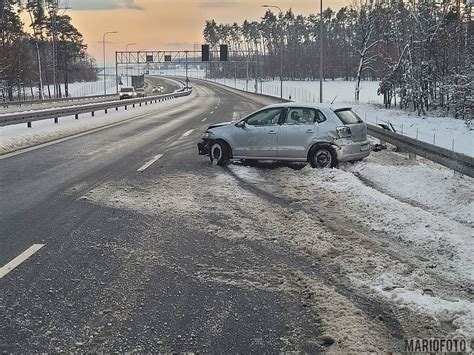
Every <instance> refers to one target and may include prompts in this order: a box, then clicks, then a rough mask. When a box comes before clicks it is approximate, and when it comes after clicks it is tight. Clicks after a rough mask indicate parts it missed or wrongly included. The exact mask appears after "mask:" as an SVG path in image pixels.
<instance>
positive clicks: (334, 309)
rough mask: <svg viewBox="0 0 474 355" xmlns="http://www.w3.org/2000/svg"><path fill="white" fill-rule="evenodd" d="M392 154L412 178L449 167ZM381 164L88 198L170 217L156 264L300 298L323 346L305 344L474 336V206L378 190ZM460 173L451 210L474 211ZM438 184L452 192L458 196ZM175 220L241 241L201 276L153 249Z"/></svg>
mask: <svg viewBox="0 0 474 355" xmlns="http://www.w3.org/2000/svg"><path fill="white" fill-rule="evenodd" d="M383 154H386V156H385V157H384V159H385V161H387V160H388V161H390V159H391V160H392V168H396V169H398V173H399V174H398V176H399V177H400V178H403V176H404V175H403V173H408V171H413V169H414V168H417V166H418V168H419V169H421V170H423V169H430V170H431V175H430V176H433V177H434V178H436V177H437V176H438V175H442V176H444V175H443V174H446V171H447V170H445V169H442V170H439V168H434V167H432V166H428V165H423V164H422V163H419V164H416V163H415V164H412V163H408V162H407V160H405V158H404V157H402V156H398V155H397V154H395V153H390V152H387V153H383ZM388 158H390V159H388ZM379 164H380V159H379V158H377V156H375V157H371V158H370V159H369V160H368V161H367V162H363V163H359V164H356V165H347V166H343V167H342V168H341V169H332V170H313V169H310V168H309V167H301V166H285V165H283V166H281V165H278V164H275V163H269V164H265V163H262V164H259V165H257V166H244V165H241V164H234V165H231V166H230V167H229V168H228V169H221V168H217V167H214V168H212V169H211V168H209V169H208V171H207V172H206V173H205V174H203V175H199V174H195V173H193V172H189V173H186V172H182V171H181V172H180V171H175V172H170V173H168V174H167V175H164V176H163V175H162V176H160V177H159V179H158V178H156V179H155V181H154V180H153V179H150V180H148V182H147V183H146V184H145V186H144V185H140V186H135V185H134V184H133V183H132V182H130V181H111V182H108V183H106V184H103V185H101V186H98V187H96V188H95V189H93V190H92V191H90V192H89V193H87V194H86V195H84V196H83V197H81V199H82V200H83V201H86V202H87V203H92V204H100V205H103V206H107V207H111V208H114V209H119V210H129V211H133V213H137V214H139V215H142V216H147V218H151V220H152V221H161V222H159V223H158V222H157V223H154V222H148V223H149V224H148V229H149V234H150V238H151V239H150V240H149V244H147V248H148V249H147V255H149V257H150V258H152V259H151V260H152V261H153V262H154V261H155V260H156V262H160V263H165V264H171V265H174V267H175V268H177V269H179V270H180V271H181V272H184V273H186V274H187V275H188V276H189V277H190V278H192V279H193V280H195V281H196V282H202V283H211V284H219V285H221V286H222V285H225V286H228V287H233V288H234V287H235V288H239V289H242V290H248V291H251V292H253V291H257V290H260V291H266V292H270V293H276V294H281V295H286V296H289V297H290V298H291V299H293V300H296V302H297V304H298V306H300V307H303V309H304V310H305V312H307V313H308V314H310V315H311V317H313V318H314V320H315V321H314V323H313V324H312V325H311V327H313V328H314V329H315V334H314V339H312V338H311V337H310V336H309V335H306V338H305V342H306V343H308V342H311V341H314V343H315V344H317V345H318V346H321V345H322V346H323V349H324V348H325V347H330V349H331V350H360V351H367V350H387V349H399V350H400V349H402V346H403V339H406V338H410V337H417V338H432V337H441V336H447V335H463V336H468V337H469V336H471V335H472V334H473V330H474V324H473V314H472V310H473V309H474V307H473V304H472V279H473V263H472V255H473V249H474V248H473V239H472V237H473V229H472V209H471V210H470V211H471V215H469V210H466V209H463V208H462V207H460V211H461V213H460V215H459V216H453V213H450V214H447V213H444V212H443V210H442V209H440V208H436V206H432V205H430V203H429V202H430V201H431V200H430V199H429V198H428V197H427V195H429V194H432V192H431V191H430V190H429V188H427V187H426V184H424V182H423V181H422V180H418V182H414V181H411V182H410V186H411V187H410V188H411V189H412V190H418V195H419V196H417V195H416V194H412V195H413V196H414V199H412V200H410V199H409V198H407V197H406V196H403V191H404V190H403V189H402V188H400V187H399V188H398V189H394V190H392V189H390V188H389V186H388V185H387V184H385V185H384V184H383V182H382V181H379V182H378V183H377V181H376V176H377V174H372V175H371V174H370V171H371V169H375V171H378V170H377V166H379ZM420 166H421V168H420ZM385 168H386V167H385ZM403 169H405V172H401V170H403ZM436 169H438V170H436ZM448 173H449V174H450V178H449V179H457V183H456V184H457V186H458V188H459V190H460V191H461V193H453V194H451V197H450V199H451V200H450V203H456V201H455V200H456V199H457V198H459V199H460V200H459V201H458V202H461V200H462V202H463V204H464V206H465V205H466V203H467V204H468V206H472V189H471V188H469V186H472V185H471V184H472V181H471V180H466V179H468V178H464V179H463V178H459V177H457V178H456V177H453V176H452V172H448ZM394 176H397V175H396V174H395V175H394ZM445 178H446V177H444V178H443V179H444V180H446V179H447V178H446V179H445ZM370 179H372V180H373V181H371V180H370ZM395 183H400V181H399V182H397V181H395ZM401 183H403V181H402V182H401ZM416 184H418V187H417V186H414V185H416ZM446 186H449V184H447V185H446ZM437 188H439V189H440V190H439V191H438V192H437V193H438V194H439V195H440V196H445V197H446V196H448V195H449V193H446V191H442V189H443V187H442V186H441V185H440V186H437ZM469 194H471V195H469ZM420 196H424V197H425V200H423V199H421V198H419V197H420ZM446 198H448V199H449V197H446ZM453 200H454V201H453ZM469 204H470V205H469ZM438 207H439V206H438ZM164 220H173V221H175V222H176V223H177V224H179V226H180V227H179V228H181V229H182V231H188V232H187V233H188V234H186V235H187V237H186V238H189V239H193V238H196V240H194V242H195V243H198V242H199V238H198V237H197V236H198V235H200V234H203V233H204V234H205V235H208V236H211V238H212V240H214V242H213V243H214V244H215V245H216V246H217V247H219V246H221V247H225V245H226V244H225V241H230V242H232V244H231V245H232V246H233V247H232V248H229V249H227V250H225V251H224V253H225V258H226V259H227V261H226V262H225V263H223V265H221V266H220V265H216V264H215V263H214V262H212V261H209V263H206V262H203V261H202V260H201V261H199V262H198V261H193V260H188V262H191V263H194V266H193V268H184V269H183V268H182V265H180V261H179V258H176V256H173V255H167V254H166V252H164V251H163V250H162V249H161V248H158V247H157V244H154V243H153V242H152V240H153V239H154V238H156V239H159V238H160V233H161V227H160V223H163V222H162V221H164ZM236 242H237V243H236ZM176 243H179V241H176ZM256 249H257V250H258V251H256ZM282 250H285V251H286V253H287V255H288V256H289V257H288V258H285V257H282V255H284V254H282V253H281V251H282ZM221 251H222V250H221ZM203 252H205V253H210V252H212V250H205V251H203ZM255 258H257V259H258V260H257V261H255V260H250V259H255ZM211 259H212V258H210V259H209V260H211ZM153 262H151V263H150V262H149V263H147V264H146V265H144V266H143V267H144V268H145V269H147V268H152V267H153V266H152V265H153ZM289 314H292V312H289ZM228 316H230V315H224V317H228ZM224 323H225V321H224V322H223V324H224ZM299 326H301V325H299ZM215 327H216V329H214V330H213V331H216V332H218V331H219V329H217V328H219V324H217V325H215ZM289 327H290V328H291V330H292V332H293V337H292V338H294V339H291V340H288V341H287V343H288V344H293V345H294V344H295V343H294V342H295V339H296V338H298V334H299V333H298V332H299V330H298V329H297V327H291V325H289ZM221 331H222V329H221ZM312 336H313V335H312ZM311 339H312V340H311ZM282 349H283V350H285V349H287V350H290V349H292V347H291V346H289V347H288V348H282ZM319 349H321V348H319Z"/></svg>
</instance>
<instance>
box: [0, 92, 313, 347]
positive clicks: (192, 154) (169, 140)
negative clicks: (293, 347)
mask: <svg viewBox="0 0 474 355" xmlns="http://www.w3.org/2000/svg"><path fill="white" fill-rule="evenodd" d="M195 91H196V94H197V97H196V98H195V99H194V100H193V101H192V102H190V103H189V104H188V105H184V106H183V107H178V108H175V109H174V110H168V111H169V112H167V111H165V112H157V113H156V114H153V115H150V116H149V117H145V118H143V119H140V120H137V121H133V122H128V123H126V124H123V125H120V126H116V127H113V128H111V129H108V130H105V131H101V132H97V133H92V134H90V135H85V136H81V137H79V138H74V139H71V140H68V141H65V142H61V143H58V144H54V145H50V146H47V147H45V148H41V149H38V150H34V151H30V152H27V153H24V154H20V155H16V156H13V157H11V158H6V159H3V160H0V171H1V179H0V181H1V183H0V184H1V185H0V192H1V195H2V197H4V198H2V199H1V202H0V203H1V205H0V209H1V211H2V213H1V220H0V236H1V239H0V243H1V246H0V250H1V252H0V265H3V264H5V263H6V262H7V261H9V260H11V259H12V258H13V257H14V256H16V255H18V254H19V253H21V252H22V251H23V250H25V249H26V248H27V247H29V246H30V245H33V244H37V243H40V244H45V246H44V247H43V249H42V250H40V251H39V252H38V253H37V254H36V255H33V256H32V257H31V258H30V259H28V260H27V261H26V262H24V264H22V265H21V266H20V267H18V269H16V270H14V271H13V272H11V273H10V274H9V275H7V276H6V277H5V278H3V279H2V280H1V281H0V282H1V284H0V285H1V289H2V292H1V296H0V304H1V306H0V317H1V318H2V320H3V322H2V323H1V325H0V350H3V351H26V350H35V351H54V350H58V349H72V348H74V347H77V348H79V349H81V348H82V346H83V345H82V344H84V346H86V345H87V346H86V348H87V349H96V350H98V349H101V348H102V347H105V348H109V349H116V350H118V349H126V348H128V346H132V345H133V344H137V346H138V345H140V344H142V345H143V346H147V347H146V348H147V349H173V350H186V349H190V348H194V346H197V348H198V349H206V348H207V349H209V348H217V349H222V350H225V349H234V350H237V349H241V350H245V349H247V350H249V349H251V348H259V347H261V349H268V350H276V349H279V348H281V347H282V346H283V345H284V344H283V343H282V341H281V340H279V338H280V336H283V335H284V333H285V332H287V328H286V327H287V326H289V324H290V323H293V322H295V321H294V320H291V322H290V321H289V320H286V318H287V317H288V315H287V309H286V308H290V309H291V308H292V307H293V305H292V302H290V301H291V300H287V299H285V298H284V297H280V296H278V295H272V294H266V293H265V292H258V291H257V290H256V291H245V290H240V289H238V288H232V289H231V288H229V287H227V286H218V285H214V284H213V283H210V282H204V281H202V282H196V280H194V279H193V278H190V277H189V275H188V271H186V270H185V269H182V268H183V267H184V266H185V264H186V263H189V262H190V260H192V258H195V259H196V258H198V259H200V260H204V259H206V260H208V259H209V258H216V259H217V261H218V262H222V261H221V260H220V259H221V258H222V256H218V255H214V254H215V253H218V254H220V253H222V252H225V251H226V250H227V249H228V245H221V246H220V247H219V248H218V250H212V249H213V244H214V242H213V241H212V240H209V236H208V235H206V234H205V233H203V231H196V230H180V226H179V221H178V220H175V219H167V218H166V219H155V218H146V217H143V216H139V215H137V214H135V213H133V211H123V213H122V212H119V211H115V210H114V209H112V210H111V209H109V208H104V207H101V206H96V205H92V204H89V203H87V202H85V201H84V200H82V199H81V197H82V196H84V195H87V193H89V192H90V191H91V190H93V189H94V188H95V187H98V186H100V185H101V184H105V183H106V182H108V181H136V182H137V183H138V184H139V185H140V184H145V185H147V184H148V183H149V180H150V178H153V179H158V183H159V179H160V175H161V174H164V173H166V172H167V171H169V170H173V171H174V173H176V171H178V172H179V171H180V170H181V169H184V170H189V168H187V167H186V165H189V164H196V161H197V160H199V166H200V169H199V170H201V171H200V172H199V174H203V175H204V177H206V175H207V174H208V172H207V168H208V163H207V162H203V160H202V158H197V157H196V148H195V142H196V139H197V137H198V136H199V135H200V133H201V132H202V131H203V130H204V129H205V128H206V127H207V125H208V122H209V123H212V122H217V121H221V120H223V119H224V120H228V119H230V118H231V117H232V115H233V112H235V111H238V112H250V111H252V110H254V109H255V108H257V107H258V106H259V105H258V104H255V103H254V102H251V101H245V100H242V98H234V97H232V96H229V94H228V93H225V92H223V91H219V90H214V91H212V90H210V89H209V88H206V87H202V86H201V87H200V86H197V87H196V88H195ZM211 111H212V112H213V114H211V113H210V112H211ZM204 118H207V120H208V122H206V123H203V122H202V121H203V119H204ZM187 132H189V133H188V135H187V136H184V135H183V134H185V133H187ZM158 153H161V154H164V156H163V158H162V159H160V161H159V162H158V163H156V164H155V165H153V166H151V167H150V168H149V169H148V170H146V171H145V172H143V173H138V172H137V169H139V168H140V167H141V166H142V165H143V164H144V163H146V162H147V161H149V159H150V158H152V157H153V156H155V155H156V154H158ZM184 157H185V158H184ZM183 165H184V166H183ZM175 188H177V189H179V186H176V187H175ZM151 224H154V225H156V224H158V225H159V226H160V227H159V231H158V232H157V231H156V228H153V230H154V231H155V233H159V234H158V235H155V236H154V237H153V238H156V239H153V241H152V245H149V248H148V247H147V248H146V249H148V251H149V250H150V248H152V249H154V250H155V249H157V247H158V246H160V247H159V248H158V249H160V248H163V249H164V250H166V249H168V252H169V253H170V255H172V258H174V259H180V258H183V259H182V260H180V262H179V264H180V267H179V268H177V267H173V265H168V264H167V263H165V264H163V263H162V262H157V263H156V265H153V268H152V270H147V272H145V273H143V274H142V272H141V271H143V270H141V267H140V266H139V267H137V268H136V269H135V267H133V264H129V262H130V259H129V257H125V258H124V255H120V254H121V252H120V251H119V250H116V251H114V252H110V251H106V250H103V251H99V249H101V248H103V247H105V245H109V246H111V245H112V244H113V245H115V246H116V247H117V248H118V249H121V248H131V249H133V250H134V252H133V253H134V254H135V253H137V252H138V251H140V253H143V255H141V256H139V258H140V259H141V258H143V257H145V258H146V257H147V255H146V254H147V250H146V249H143V248H144V247H145V246H146V245H147V244H148V243H150V242H151V241H150V238H151V237H152V235H151V233H152V230H150V228H149V226H150V225H151ZM157 237H158V238H157ZM201 242H202V243H201ZM99 245H100V246H99ZM197 247H198V248H199V249H201V250H200V252H198V253H197V255H195V252H196V250H195V248H197ZM233 247H235V245H234V246H233ZM106 248H107V247H106ZM114 248H115V247H114ZM206 248H209V249H211V250H210V255H208V256H205V249H206ZM220 248H222V250H220ZM201 252H203V253H201ZM199 254H201V255H199ZM188 255H189V258H188ZM137 256H138V254H137ZM189 267H190V268H192V267H196V266H195V264H194V262H193V263H191V265H189ZM150 271H153V273H152V274H149V272H150ZM180 271H182V274H181V272H180ZM145 276H147V277H148V279H147V280H144V279H143V277H145ZM124 283H125V284H124ZM138 284H139V285H138ZM118 285H120V287H119V288H118V289H117V286H118ZM139 286H140V287H143V286H148V287H145V290H144V291H143V293H144V294H146V295H147V297H145V298H147V299H148V298H150V299H149V302H148V301H147V300H145V299H144V298H143V299H142V298H140V299H141V300H142V301H143V302H140V303H138V304H137V303H135V302H137V301H138V299H135V300H134V299H133V298H134V297H138V296H139V295H137V294H135V292H136V290H135V288H139ZM120 290H121V291H120ZM122 291H125V292H126V293H127V295H125V294H123V295H116V294H115V293H116V292H119V293H120V292H122ZM134 291H135V292H134ZM160 293H161V295H160ZM109 297H110V300H109V301H107V300H106V299H107V298H109ZM127 297H130V298H131V300H130V301H133V302H132V303H131V304H130V302H128V301H124V299H125V298H127ZM227 297H229V299H227V300H226V298H227ZM108 302H111V303H110V304H109V303H108ZM117 302H125V303H127V306H126V307H128V308H130V307H132V309H127V310H126V313H127V314H126V315H124V314H121V313H122V312H123V311H124V310H123V309H117V308H116V307H117ZM228 302H234V303H235V306H234V307H235V309H234V310H233V311H235V312H236V314H235V317H234V316H233V315H232V318H233V319H231V320H228V319H221V318H222V317H223V313H224V314H225V313H226V312H228V311H229V309H228V305H227V304H228ZM274 303H275V305H274V306H271V305H272V304H274ZM141 304H144V306H140V305H141ZM250 305H251V306H252V307H251V308H248V307H249V306H250ZM95 307H99V308H100V311H99V312H102V314H97V312H98V310H95V309H94V308H95ZM103 307H106V308H107V309H102V308H103ZM109 307H111V310H110V313H109V310H108V308H109ZM282 307H283V308H282ZM119 308H120V307H119ZM135 308H136V309H135ZM145 308H146V309H148V311H147V312H145V314H143V311H144V309H145ZM270 308H274V309H277V310H278V309H279V308H280V309H279V310H278V311H277V312H269V309H270ZM297 308H301V307H297ZM20 309H21V311H20ZM117 312H118V313H117ZM295 312H296V314H298V313H301V312H302V309H295ZM116 313H117V314H116ZM151 314H152V316H151ZM97 317H99V318H101V319H98V318H97ZM115 317H117V319H111V318H115ZM122 317H125V318H127V319H123V322H122V321H120V322H119V318H122ZM143 317H145V318H143ZM298 318H301V320H300V321H297V323H298V324H300V323H301V326H303V325H304V327H302V328H306V327H308V328H310V327H309V324H310V323H311V322H312V319H311V317H308V316H305V315H301V316H298ZM24 321H27V322H29V325H25V324H23V322H24ZM97 322H99V323H100V324H98V323H97ZM222 322H224V325H225V326H224V329H215V328H216V327H218V325H219V323H222ZM242 322H244V323H245V324H242ZM96 323H97V324H96ZM146 323H150V324H154V326H153V327H151V326H150V327H145V328H146V331H145V330H144V329H143V325H144V324H146ZM109 324H110V325H109ZM127 325H129V326H127ZM255 325H261V330H260V331H259V332H265V333H266V334H259V333H257V334H255V329H254V328H255ZM91 327H92V328H95V329H96V332H95V333H97V335H96V338H94V337H92V339H93V340H92V341H91V335H92V336H93V335H94V334H88V331H89V330H88V329H92V328H91ZM123 327H125V328H123ZM140 327H142V329H140ZM108 328H110V329H108ZM129 329H131V330H129ZM265 329H267V330H268V331H270V332H271V331H272V329H274V330H275V331H276V333H275V334H272V333H267V330H265ZM77 331H79V332H77ZM214 331H216V332H219V333H216V334H213V332H214ZM84 332H85V333H84ZM123 332H125V333H127V334H125V333H123ZM150 332H152V333H153V332H159V333H160V334H159V335H153V334H150ZM306 332H307V331H303V333H306ZM311 332H313V331H311ZM109 333H110V334H109ZM107 334H108V335H107ZM262 336H264V337H265V338H262V339H261V337H262ZM254 338H256V339H257V340H253V339H254ZM159 339H162V340H159ZM184 339H186V340H184ZM198 339H200V340H198ZM244 339H248V342H245V341H244V342H243V343H241V341H242V340H244ZM259 339H260V340H259ZM255 341H259V342H260V343H252V342H255ZM160 344H163V345H162V346H160ZM192 344H194V346H192ZM198 344H199V345H198ZM252 344H253V345H252ZM150 346H151V347H150ZM163 346H164V347H163ZM304 348H306V349H312V348H313V346H308V345H305V346H304Z"/></svg>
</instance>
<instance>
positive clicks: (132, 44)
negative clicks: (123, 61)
mask: <svg viewBox="0 0 474 355" xmlns="http://www.w3.org/2000/svg"><path fill="white" fill-rule="evenodd" d="M134 45H136V43H135V42H134V43H127V45H126V46H125V52H128V46H134ZM125 71H126V76H127V86H130V83H129V81H128V64H127V65H125Z"/></svg>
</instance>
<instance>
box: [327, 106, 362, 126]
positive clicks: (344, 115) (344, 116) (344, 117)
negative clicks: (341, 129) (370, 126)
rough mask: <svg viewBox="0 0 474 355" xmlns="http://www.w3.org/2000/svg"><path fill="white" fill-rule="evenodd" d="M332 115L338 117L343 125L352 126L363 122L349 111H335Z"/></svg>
mask: <svg viewBox="0 0 474 355" xmlns="http://www.w3.org/2000/svg"><path fill="white" fill-rule="evenodd" d="M334 113H335V114H336V115H337V117H339V119H340V120H341V121H342V123H344V124H353V123H361V122H363V121H362V120H361V119H360V117H359V116H357V114H356V113H355V112H354V111H352V110H350V109H346V110H336V111H334Z"/></svg>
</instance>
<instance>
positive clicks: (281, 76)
mask: <svg viewBox="0 0 474 355" xmlns="http://www.w3.org/2000/svg"><path fill="white" fill-rule="evenodd" d="M321 1H322V0H321ZM262 7H266V8H270V7H274V8H276V9H278V11H280V16H281V17H282V18H283V11H281V8H280V7H279V6H276V5H262ZM284 52H285V40H284V39H283V30H282V31H281V53H280V97H281V98H283V54H284Z"/></svg>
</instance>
